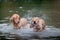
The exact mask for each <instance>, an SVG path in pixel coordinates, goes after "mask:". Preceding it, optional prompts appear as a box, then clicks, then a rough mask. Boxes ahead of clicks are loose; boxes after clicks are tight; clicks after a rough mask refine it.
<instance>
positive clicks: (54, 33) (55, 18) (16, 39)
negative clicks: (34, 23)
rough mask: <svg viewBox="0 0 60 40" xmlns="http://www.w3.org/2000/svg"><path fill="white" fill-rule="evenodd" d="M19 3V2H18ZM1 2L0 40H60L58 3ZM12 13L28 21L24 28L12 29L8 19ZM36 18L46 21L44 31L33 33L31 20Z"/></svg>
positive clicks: (0, 0)
mask: <svg viewBox="0 0 60 40" xmlns="http://www.w3.org/2000/svg"><path fill="white" fill-rule="evenodd" d="M20 1H21V2H20ZM20 1H16V0H15V1H14V0H13V2H12V1H7V0H6V1H2V0H0V2H1V3H0V4H1V7H0V10H1V11H0V40H60V10H59V8H60V5H59V4H60V1H59V0H58V1H56V0H55V1H44V0H43V1H40V2H39V1H37V2H38V3H36V2H35V1H32V0H28V1H27V0H26V1H24V2H23V3H22V1H23V0H20ZM14 12H17V14H19V15H20V16H21V17H24V18H27V19H28V24H27V25H26V27H25V28H21V29H18V30H16V29H13V26H12V24H11V23H10V21H9V18H10V16H11V15H12V14H14ZM35 16H38V17H39V18H42V19H44V20H45V21H46V30H44V31H42V32H33V29H31V28H29V24H30V22H31V18H33V17H35Z"/></svg>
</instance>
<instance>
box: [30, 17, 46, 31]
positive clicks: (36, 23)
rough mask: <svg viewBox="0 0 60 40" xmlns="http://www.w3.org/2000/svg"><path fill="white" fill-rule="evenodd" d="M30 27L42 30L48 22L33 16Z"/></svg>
mask: <svg viewBox="0 0 60 40" xmlns="http://www.w3.org/2000/svg"><path fill="white" fill-rule="evenodd" d="M30 28H33V29H34V31H42V30H45V28H46V23H45V21H44V20H43V19H39V18H38V17H34V18H32V21H31V24H30Z"/></svg>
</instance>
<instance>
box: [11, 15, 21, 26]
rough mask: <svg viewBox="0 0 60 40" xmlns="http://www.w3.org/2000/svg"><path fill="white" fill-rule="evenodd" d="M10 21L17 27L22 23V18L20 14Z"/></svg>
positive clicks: (13, 16)
mask: <svg viewBox="0 0 60 40" xmlns="http://www.w3.org/2000/svg"><path fill="white" fill-rule="evenodd" d="M10 21H11V22H12V23H13V25H17V24H18V23H19V22H20V16H19V15H18V14H13V15H12V17H11V18H10Z"/></svg>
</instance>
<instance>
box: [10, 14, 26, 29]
mask: <svg viewBox="0 0 60 40" xmlns="http://www.w3.org/2000/svg"><path fill="white" fill-rule="evenodd" d="M10 21H11V23H12V24H13V26H14V28H15V29H19V28H21V27H22V26H25V25H26V24H27V19H26V18H20V16H19V15H18V14H13V15H12V16H11V18H10Z"/></svg>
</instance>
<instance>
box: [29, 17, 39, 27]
mask: <svg viewBox="0 0 60 40" xmlns="http://www.w3.org/2000/svg"><path fill="white" fill-rule="evenodd" d="M38 25H39V18H38V17H34V18H32V21H31V25H30V27H36V26H38Z"/></svg>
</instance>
